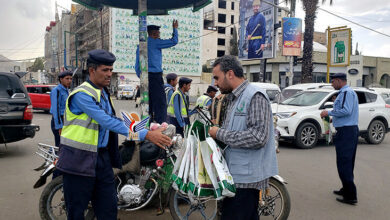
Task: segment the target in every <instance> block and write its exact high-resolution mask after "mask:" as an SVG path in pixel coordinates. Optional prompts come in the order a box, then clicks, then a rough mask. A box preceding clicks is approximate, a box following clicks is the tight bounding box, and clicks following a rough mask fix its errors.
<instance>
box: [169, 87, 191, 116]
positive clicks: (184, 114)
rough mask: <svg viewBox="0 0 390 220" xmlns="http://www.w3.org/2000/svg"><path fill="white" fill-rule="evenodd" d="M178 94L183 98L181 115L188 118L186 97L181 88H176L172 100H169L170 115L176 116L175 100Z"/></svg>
mask: <svg viewBox="0 0 390 220" xmlns="http://www.w3.org/2000/svg"><path fill="white" fill-rule="evenodd" d="M176 95H180V99H181V116H182V117H183V118H188V112H187V106H186V102H185V101H184V98H185V97H183V95H182V93H181V92H180V90H179V89H178V90H176V91H175V92H174V93H173V94H172V96H171V100H170V101H169V104H168V109H167V113H168V116H171V117H174V118H176V116H175V107H174V106H173V100H174V98H175V96H176Z"/></svg>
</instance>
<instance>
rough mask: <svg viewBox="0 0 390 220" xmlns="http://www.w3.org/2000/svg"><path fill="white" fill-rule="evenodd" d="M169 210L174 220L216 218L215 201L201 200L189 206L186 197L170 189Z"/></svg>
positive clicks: (207, 219) (209, 219)
mask: <svg viewBox="0 0 390 220" xmlns="http://www.w3.org/2000/svg"><path fill="white" fill-rule="evenodd" d="M169 210H170V212H171V216H172V218H173V219H174V220H182V219H206V220H212V219H216V218H217V200H215V199H210V200H203V201H200V202H199V203H198V204H196V205H191V202H190V199H189V198H188V196H186V195H183V194H181V193H179V192H178V191H176V190H173V189H172V190H171V192H170V195H169ZM190 217H191V218H190Z"/></svg>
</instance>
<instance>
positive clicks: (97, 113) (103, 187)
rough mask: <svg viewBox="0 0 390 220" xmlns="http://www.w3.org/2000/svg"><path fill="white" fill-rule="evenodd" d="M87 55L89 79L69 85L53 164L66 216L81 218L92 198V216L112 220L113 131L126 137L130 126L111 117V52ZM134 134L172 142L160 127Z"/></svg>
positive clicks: (118, 165) (115, 163) (115, 149)
mask: <svg viewBox="0 0 390 220" xmlns="http://www.w3.org/2000/svg"><path fill="white" fill-rule="evenodd" d="M88 55H89V57H88V60H87V67H88V71H89V79H88V80H87V81H86V82H84V83H83V84H81V85H80V86H79V87H77V88H76V89H74V90H73V91H72V92H71V93H70V95H69V97H68V99H67V102H66V107H65V117H64V127H63V129H62V133H61V144H60V152H59V160H58V162H57V165H56V166H57V169H59V170H60V171H62V173H63V189H64V198H65V204H66V209H67V215H68V219H84V210H85V209H86V208H87V206H88V203H89V201H91V202H92V206H93V208H94V212H95V215H96V217H97V219H107V220H110V219H112V220H116V219H117V197H116V189H115V183H114V174H113V170H112V168H113V167H115V168H121V159H120V155H119V151H118V135H117V134H122V135H124V136H129V128H128V127H126V126H125V123H124V122H123V121H122V120H121V119H119V118H117V117H115V110H114V108H113V104H112V100H111V98H110V96H109V91H108V89H107V88H106V86H108V85H110V80H111V76H112V70H113V63H114V62H115V59H116V58H115V56H114V55H113V54H112V53H110V52H107V51H105V50H92V51H90V52H89V53H88ZM132 136H134V135H132ZM138 136H139V139H140V140H144V139H148V140H150V141H151V142H153V143H155V144H157V145H158V146H160V147H162V146H163V145H169V143H170V141H171V140H170V138H169V137H167V136H165V135H163V134H161V130H160V131H157V132H154V131H147V130H145V129H144V130H142V131H140V132H139V133H138Z"/></svg>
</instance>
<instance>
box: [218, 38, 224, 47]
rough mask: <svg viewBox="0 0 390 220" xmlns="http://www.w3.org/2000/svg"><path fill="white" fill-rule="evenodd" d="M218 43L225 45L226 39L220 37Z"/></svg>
mask: <svg viewBox="0 0 390 220" xmlns="http://www.w3.org/2000/svg"><path fill="white" fill-rule="evenodd" d="M218 45H221V46H225V39H222V38H218Z"/></svg>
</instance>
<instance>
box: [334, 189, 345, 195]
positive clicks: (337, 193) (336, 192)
mask: <svg viewBox="0 0 390 220" xmlns="http://www.w3.org/2000/svg"><path fill="white" fill-rule="evenodd" d="M333 194H336V195H338V196H343V191H342V190H341V189H340V190H333Z"/></svg>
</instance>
